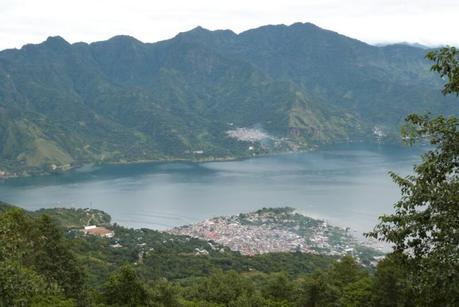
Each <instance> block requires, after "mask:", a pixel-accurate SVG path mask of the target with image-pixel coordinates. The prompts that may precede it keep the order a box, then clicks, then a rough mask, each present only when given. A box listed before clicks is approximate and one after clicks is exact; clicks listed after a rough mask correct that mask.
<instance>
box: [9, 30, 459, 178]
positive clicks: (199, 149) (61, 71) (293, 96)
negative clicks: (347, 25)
mask: <svg viewBox="0 0 459 307" xmlns="http://www.w3.org/2000/svg"><path fill="white" fill-rule="evenodd" d="M425 52H426V51H425V50H423V49H421V48H415V47H410V46H406V45H393V46H385V47H374V46H370V45H367V44H365V43H363V42H360V41H357V40H354V39H351V38H348V37H345V36H342V35H339V34H337V33H335V32H331V31H327V30H323V29H321V28H318V27H316V26H314V25H312V24H308V23H306V24H300V23H297V24H293V25H291V26H284V25H279V26H265V27H261V28H258V29H254V30H249V31H246V32H243V33H241V34H235V33H233V32H231V31H208V30H205V29H202V28H199V27H198V28H196V29H193V30H191V31H189V32H184V33H180V34H178V35H177V36H176V37H174V38H172V39H170V40H166V41H162V42H158V43H153V44H149V43H142V42H140V41H138V40H136V39H135V38H132V37H129V36H116V37H114V38H112V39H109V40H107V41H102V42H96V43H91V44H86V43H75V44H69V43H68V42H66V41H65V40H64V39H63V38H61V37H50V38H48V39H47V40H46V41H45V42H43V43H41V44H38V45H26V46H24V47H23V48H21V49H20V50H16V49H15V50H5V51H2V52H0V144H1V147H0V171H2V172H3V171H5V170H6V171H8V172H10V173H13V172H18V171H24V170H27V171H29V172H30V171H31V170H32V171H33V170H38V171H39V172H41V171H43V170H56V169H65V168H67V167H70V166H71V165H75V164H80V163H84V162H95V161H101V162H104V161H105V162H125V161H140V160H152V159H193V158H212V157H213V158H215V157H217V158H228V157H235V156H248V155H251V154H253V153H259V152H266V151H271V150H286V149H298V148H306V147H308V146H310V145H312V144H320V143H327V142H343V141H349V140H357V139H363V138H372V137H373V132H374V129H375V127H377V128H378V131H383V133H382V134H384V135H387V134H390V132H391V131H395V129H396V128H397V126H398V125H399V124H400V122H401V121H402V120H403V118H404V117H405V115H407V114H408V113H411V112H425V111H432V112H434V113H437V112H443V113H454V112H456V113H457V111H458V110H457V106H456V107H453V106H452V104H451V103H449V101H448V99H447V98H444V97H442V96H441V94H439V91H438V89H439V88H440V81H441V80H439V79H437V78H436V76H435V75H434V74H433V73H430V71H429V63H428V62H427V60H425V59H424V55H425ZM238 127H248V128H257V129H260V130H262V131H264V132H265V133H266V134H268V135H269V140H268V141H269V142H263V143H256V144H248V143H247V142H241V141H238V140H237V139H234V138H230V137H229V136H228V134H227V131H228V130H232V129H236V128H238ZM381 129H382V130H381ZM249 145H253V146H250V148H251V149H250V151H249V149H248V148H249ZM0 175H1V173H0Z"/></svg>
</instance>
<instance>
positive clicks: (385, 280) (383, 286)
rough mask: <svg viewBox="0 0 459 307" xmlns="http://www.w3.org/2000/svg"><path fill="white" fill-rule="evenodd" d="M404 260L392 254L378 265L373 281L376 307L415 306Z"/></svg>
mask: <svg viewBox="0 0 459 307" xmlns="http://www.w3.org/2000/svg"><path fill="white" fill-rule="evenodd" d="M402 260H403V258H401V257H400V255H398V254H390V255H388V256H387V257H385V258H384V259H383V260H381V261H380V262H379V263H378V266H377V268H376V272H375V275H374V279H373V291H372V294H373V297H372V299H373V305H374V306H376V307H402V306H404V307H409V306H414V297H413V293H412V289H411V287H410V285H409V284H408V280H407V278H406V275H407V272H406V268H405V266H404V264H403V261H402Z"/></svg>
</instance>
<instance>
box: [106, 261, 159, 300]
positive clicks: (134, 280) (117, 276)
mask: <svg viewBox="0 0 459 307" xmlns="http://www.w3.org/2000/svg"><path fill="white" fill-rule="evenodd" d="M102 297H103V300H104V303H106V304H107V305H110V306H149V305H151V301H150V295H149V292H148V289H147V288H146V287H145V285H144V282H143V281H142V280H141V279H140V277H139V276H138V275H137V273H136V272H135V270H134V269H133V268H132V267H131V266H129V265H124V266H122V267H121V268H120V269H119V270H118V271H116V272H114V273H112V274H111V275H110V276H109V278H108V279H107V281H106V282H105V284H104V286H103V288H102Z"/></svg>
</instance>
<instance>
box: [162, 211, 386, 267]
mask: <svg viewBox="0 0 459 307" xmlns="http://www.w3.org/2000/svg"><path fill="white" fill-rule="evenodd" d="M168 232H169V233H171V234H176V235H187V236H190V237H193V238H199V239H204V240H209V241H213V242H216V243H219V244H221V245H224V246H227V247H229V248H230V249H231V250H233V251H238V252H240V253H241V254H243V255H249V256H253V255H257V254H265V253H273V252H303V253H311V254H321V255H329V256H344V255H352V256H354V257H355V258H356V259H358V260H360V258H362V259H366V261H365V262H367V263H369V264H372V265H375V264H376V261H377V260H378V259H380V257H381V256H382V255H383V252H382V250H380V249H377V248H376V247H375V246H374V245H373V243H372V242H362V241H358V240H357V239H356V238H355V237H354V236H352V235H351V233H350V229H343V228H340V227H336V226H332V225H329V224H328V223H327V222H325V221H321V220H315V219H312V218H309V217H307V216H304V215H302V214H299V213H297V212H295V210H294V209H292V208H269V209H266V208H264V209H261V210H258V211H256V212H250V213H245V214H239V215H234V216H228V217H216V218H211V219H207V220H204V221H202V222H199V223H196V224H192V225H185V226H180V227H175V228H173V229H170V230H168Z"/></svg>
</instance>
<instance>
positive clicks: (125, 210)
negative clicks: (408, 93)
mask: <svg viewBox="0 0 459 307" xmlns="http://www.w3.org/2000/svg"><path fill="white" fill-rule="evenodd" d="M422 150H423V149H422V148H407V147H403V146H393V145H362V144H359V145H355V144H354V145H340V146H333V147H328V148H323V149H321V150H319V151H316V152H309V153H295V154H282V155H276V156H268V157H262V158H254V159H249V160H243V161H231V162H209V163H188V162H187V163H182V162H174V163H149V164H138V165H116V166H113V165H112V166H103V167H98V168H91V167H86V168H83V169H80V170H78V171H73V172H70V173H67V174H64V175H56V176H47V177H35V178H21V179H13V180H8V181H6V182H2V183H0V199H2V200H4V201H7V202H10V203H13V204H17V205H19V206H22V207H23V208H26V209H32V210H33V209H38V208H43V207H83V208H87V207H92V208H97V209H101V210H104V211H106V212H108V213H109V214H110V215H111V216H112V217H113V221H114V222H117V223H119V224H121V225H125V226H130V227H148V228H156V229H164V228H170V227H173V226H176V225H182V224H187V223H192V222H197V221H199V220H202V219H205V218H209V217H213V216H218V215H229V214H237V213H240V212H246V211H250V210H255V209H259V208H262V207H278V206H291V207H294V208H298V209H299V210H301V211H302V212H303V213H305V214H306V215H309V216H312V217H316V218H323V219H326V220H328V221H329V222H331V223H334V224H337V225H340V226H350V227H351V228H353V229H355V230H357V231H367V230H369V229H370V228H371V227H372V226H373V225H374V224H375V223H376V220H377V217H378V216H379V215H381V214H383V213H389V212H391V211H392V205H393V203H394V202H395V201H396V200H397V199H398V198H399V197H400V192H399V189H398V188H397V186H396V185H395V184H394V183H392V181H391V179H390V178H389V176H388V174H387V172H388V171H389V170H394V171H397V172H399V173H401V174H403V175H407V174H409V173H410V172H411V170H412V167H413V164H414V163H417V162H419V154H420V153H421V152H422Z"/></svg>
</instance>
